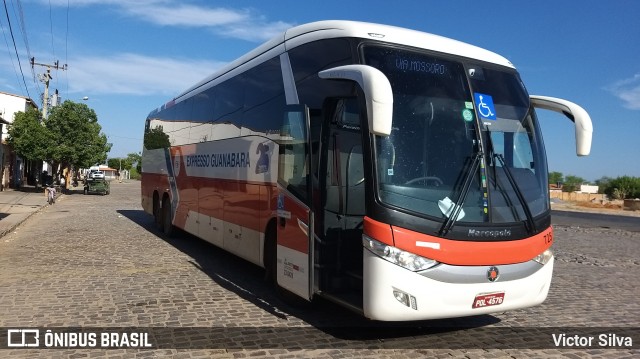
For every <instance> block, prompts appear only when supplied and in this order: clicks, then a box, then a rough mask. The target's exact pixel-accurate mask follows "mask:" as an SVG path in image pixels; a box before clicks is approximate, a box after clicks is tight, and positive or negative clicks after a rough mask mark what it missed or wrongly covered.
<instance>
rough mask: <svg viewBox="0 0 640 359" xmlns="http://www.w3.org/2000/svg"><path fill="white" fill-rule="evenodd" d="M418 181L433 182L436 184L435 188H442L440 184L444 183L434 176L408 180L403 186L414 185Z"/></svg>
mask: <svg viewBox="0 0 640 359" xmlns="http://www.w3.org/2000/svg"><path fill="white" fill-rule="evenodd" d="M420 181H434V182H435V183H436V186H442V184H443V183H444V182H442V180H441V179H440V178H438V177H436V176H424V177H416V178H413V179H410V180H408V181H407V182H405V183H404V184H414V183H416V182H420Z"/></svg>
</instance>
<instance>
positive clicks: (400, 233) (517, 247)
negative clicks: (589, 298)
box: [393, 227, 553, 265]
mask: <svg viewBox="0 0 640 359" xmlns="http://www.w3.org/2000/svg"><path fill="white" fill-rule="evenodd" d="M393 238H394V240H395V243H396V247H398V248H400V249H402V250H405V251H408V252H411V253H415V254H418V255H421V256H423V257H427V258H431V259H435V260H437V261H438V262H441V263H446V264H453V265H495V264H514V263H522V262H526V261H529V260H531V259H533V258H534V257H535V256H537V255H538V254H540V253H542V252H544V251H545V250H546V249H547V248H549V247H551V244H552V238H553V229H552V228H551V227H549V228H547V229H546V230H544V231H542V232H541V233H539V234H537V235H535V236H532V237H529V238H525V239H519V240H510V241H496V242H487V241H484V242H476V241H474V242H472V241H456V240H450V239H444V238H438V237H434V236H430V235H427V234H423V233H418V232H414V231H411V230H408V229H404V228H400V227H393Z"/></svg>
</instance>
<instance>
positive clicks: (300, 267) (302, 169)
mask: <svg viewBox="0 0 640 359" xmlns="http://www.w3.org/2000/svg"><path fill="white" fill-rule="evenodd" d="M287 109H288V111H286V112H285V115H284V122H283V126H282V129H281V131H280V142H279V153H278V156H279V159H278V194H277V205H276V206H277V217H278V219H277V221H278V223H277V232H276V233H277V249H276V253H277V263H276V270H277V274H276V278H277V282H278V285H279V286H281V287H282V288H284V289H286V290H288V291H290V292H292V293H295V294H297V295H299V296H301V297H303V298H305V299H307V300H310V299H311V296H312V290H311V285H312V284H311V281H310V278H311V274H312V273H313V265H312V258H313V254H312V248H313V247H312V246H311V244H310V243H311V242H310V238H312V236H313V213H312V211H311V209H310V208H311V196H310V183H309V182H310V175H311V173H310V169H309V164H310V163H309V137H308V134H309V116H308V109H307V108H306V107H304V106H298V105H295V106H288V108H287Z"/></svg>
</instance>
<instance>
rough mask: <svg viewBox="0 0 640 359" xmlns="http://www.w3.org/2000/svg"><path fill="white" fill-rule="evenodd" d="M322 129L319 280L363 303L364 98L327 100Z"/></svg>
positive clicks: (330, 291) (346, 299) (340, 296)
mask: <svg viewBox="0 0 640 359" xmlns="http://www.w3.org/2000/svg"><path fill="white" fill-rule="evenodd" d="M325 106H326V107H325V109H324V111H325V112H326V113H327V114H329V116H327V118H326V119H325V123H324V126H323V129H322V145H321V147H322V155H321V156H322V157H321V163H322V164H321V170H320V173H322V175H321V177H323V178H322V179H321V183H322V185H321V186H322V187H323V190H322V192H323V195H322V196H321V197H322V200H321V206H319V208H318V209H317V210H318V211H322V216H320V217H321V219H319V220H318V222H317V223H316V225H317V226H321V235H320V236H321V239H320V241H319V245H318V246H317V248H316V249H315V251H316V258H317V263H316V266H318V267H320V268H322V271H321V273H320V275H319V279H318V282H319V283H318V285H319V288H320V290H321V291H322V292H323V293H324V294H325V296H326V295H329V296H331V297H333V299H337V300H340V301H341V302H343V303H346V304H349V305H351V306H353V307H357V308H361V306H362V229H363V228H362V226H363V220H364V215H365V178H364V159H363V150H362V131H361V125H360V124H361V119H360V110H359V105H358V99H357V98H356V97H353V98H340V99H333V100H330V101H327V104H326V105H325Z"/></svg>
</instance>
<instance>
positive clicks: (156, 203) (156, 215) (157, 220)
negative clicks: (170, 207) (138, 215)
mask: <svg viewBox="0 0 640 359" xmlns="http://www.w3.org/2000/svg"><path fill="white" fill-rule="evenodd" d="M153 222H154V224H155V225H156V228H157V229H158V230H162V212H161V211H160V199H159V196H158V192H154V193H153Z"/></svg>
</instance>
